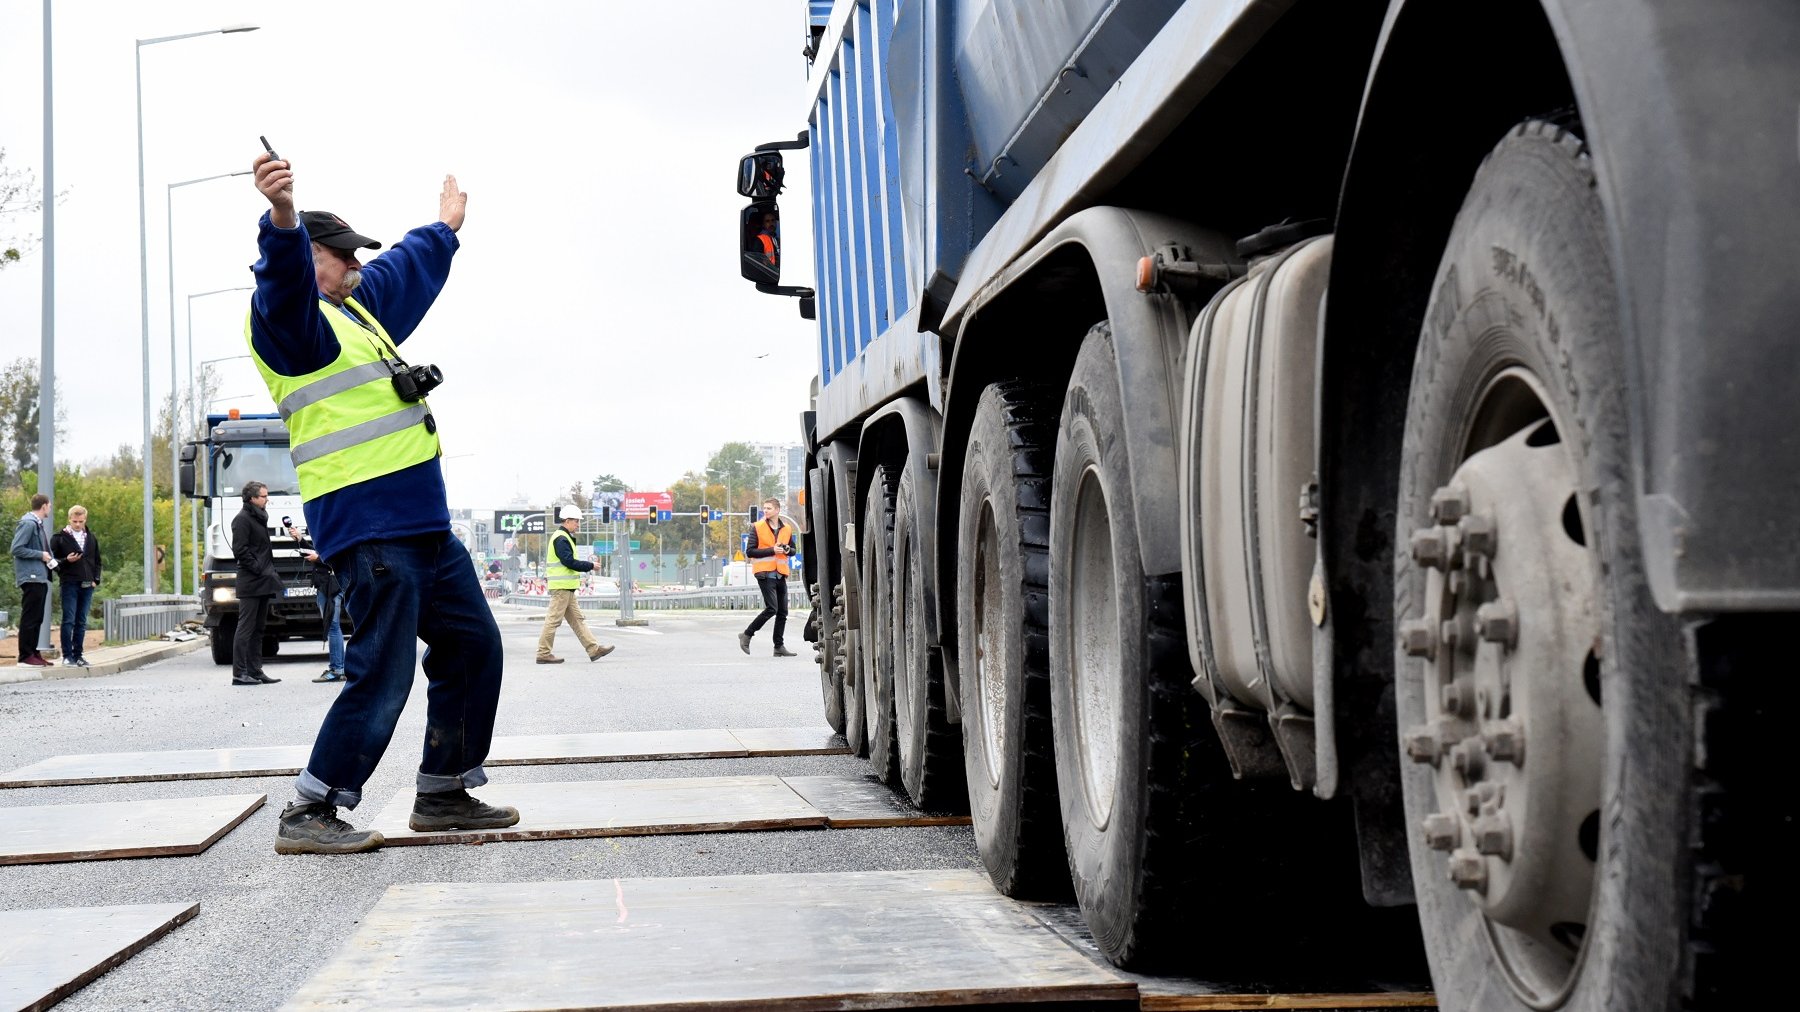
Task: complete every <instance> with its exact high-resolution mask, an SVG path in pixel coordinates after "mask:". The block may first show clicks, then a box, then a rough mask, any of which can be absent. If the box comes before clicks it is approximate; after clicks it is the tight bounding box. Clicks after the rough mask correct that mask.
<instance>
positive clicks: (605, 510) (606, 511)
mask: <svg viewBox="0 0 1800 1012" xmlns="http://www.w3.org/2000/svg"><path fill="white" fill-rule="evenodd" d="M600 522H601V523H603V524H610V523H612V507H611V506H602V507H600Z"/></svg>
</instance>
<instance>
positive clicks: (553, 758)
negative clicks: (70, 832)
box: [0, 727, 850, 788]
mask: <svg viewBox="0 0 1800 1012" xmlns="http://www.w3.org/2000/svg"><path fill="white" fill-rule="evenodd" d="M849 751H850V750H849V748H847V747H846V746H845V745H844V742H843V739H842V738H839V737H838V736H837V735H835V734H833V733H832V731H831V729H830V728H825V727H819V728H811V727H760V728H747V729H743V730H726V729H725V728H704V729H699V730H691V731H598V732H593V733H589V734H540V735H509V736H504V737H499V738H495V739H494V743H493V747H492V748H491V749H490V750H489V755H488V765H490V766H538V765H548V764H552V763H598V762H632V761H640V760H654V759H721V758H723V759H741V758H744V757H746V756H790V755H845V754H848V753H849ZM311 754H312V747H311V746H310V745H280V746H263V747H257V748H202V749H184V750H180V751H172V752H103V753H97V754H93V755H59V756H52V757H50V758H49V759H45V760H43V761H42V762H36V763H32V764H31V765H30V766H25V767H21V768H19V769H16V770H13V771H12V772H11V773H7V774H5V775H3V776H0V788H7V787H60V786H70V785H75V784H135V783H148V782H152V781H160V780H211V779H218V778H223V777H284V776H286V777H291V776H294V775H296V774H298V773H299V772H300V770H301V768H302V767H304V766H305V765H306V760H307V758H308V757H309V756H310V755H311Z"/></svg>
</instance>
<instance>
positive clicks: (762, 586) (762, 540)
mask: <svg viewBox="0 0 1800 1012" xmlns="http://www.w3.org/2000/svg"><path fill="white" fill-rule="evenodd" d="M762 506H763V509H762V514H763V515H762V518H761V519H760V520H758V521H756V526H755V527H754V528H752V530H754V531H755V533H756V544H755V545H753V546H751V547H750V548H748V549H746V550H745V551H744V554H745V555H747V556H749V557H750V558H751V559H752V560H754V561H752V562H751V563H750V572H752V573H754V574H756V586H757V589H759V590H761V591H762V597H763V610H762V611H760V612H757V613H756V617H755V618H753V619H751V620H750V627H749V628H748V629H745V630H744V631H743V632H741V633H738V647H739V648H740V649H742V650H743V651H744V653H749V652H750V638H751V637H752V636H755V635H756V631H757V630H758V629H761V628H762V627H763V623H765V622H767V621H768V620H769V619H771V618H772V619H774V620H775V656H777V657H796V656H798V655H797V654H795V653H794V652H793V651H792V650H789V649H788V648H787V647H784V646H782V645H781V637H782V633H784V632H786V631H787V613H788V605H787V599H788V594H787V578H788V576H789V575H790V573H791V570H790V569H789V568H788V558H789V557H790V556H792V555H793V554H794V553H795V551H796V549H795V548H794V525H793V524H784V523H782V522H781V500H780V499H764V500H763V504H762Z"/></svg>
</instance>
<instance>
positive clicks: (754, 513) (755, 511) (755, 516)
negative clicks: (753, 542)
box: [746, 506, 762, 523]
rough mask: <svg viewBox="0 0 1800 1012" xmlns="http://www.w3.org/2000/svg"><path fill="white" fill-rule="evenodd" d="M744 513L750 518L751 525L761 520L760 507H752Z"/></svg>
mask: <svg viewBox="0 0 1800 1012" xmlns="http://www.w3.org/2000/svg"><path fill="white" fill-rule="evenodd" d="M746 512H748V514H749V516H750V522H751V523H755V522H757V521H758V520H761V519H762V507H761V506H752V507H750V509H749V510H747V511H746Z"/></svg>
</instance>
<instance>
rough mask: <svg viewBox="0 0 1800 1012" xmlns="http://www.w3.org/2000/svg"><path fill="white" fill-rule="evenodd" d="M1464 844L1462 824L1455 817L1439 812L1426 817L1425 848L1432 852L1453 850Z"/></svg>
mask: <svg viewBox="0 0 1800 1012" xmlns="http://www.w3.org/2000/svg"><path fill="white" fill-rule="evenodd" d="M1461 842H1462V823H1461V822H1460V821H1458V820H1457V818H1456V816H1454V815H1446V814H1444V813H1443V812H1437V813H1435V814H1432V815H1427V816H1425V846H1427V847H1430V848H1431V849H1432V850H1453V849H1455V847H1456V845H1457V844H1459V843H1461Z"/></svg>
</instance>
